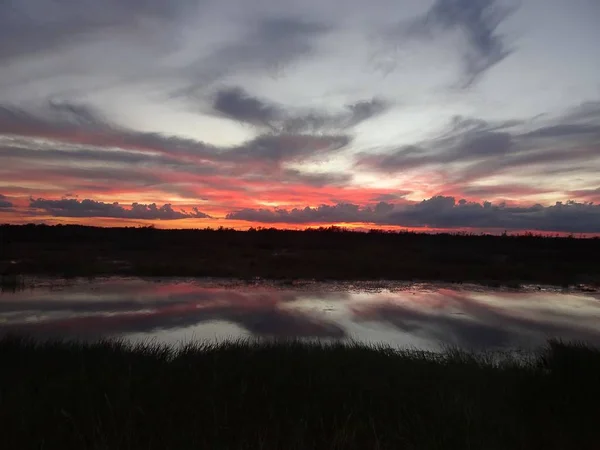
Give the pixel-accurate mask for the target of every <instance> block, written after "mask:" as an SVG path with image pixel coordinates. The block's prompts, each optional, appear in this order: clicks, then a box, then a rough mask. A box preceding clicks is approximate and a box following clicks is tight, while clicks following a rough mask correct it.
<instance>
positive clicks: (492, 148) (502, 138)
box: [356, 115, 600, 183]
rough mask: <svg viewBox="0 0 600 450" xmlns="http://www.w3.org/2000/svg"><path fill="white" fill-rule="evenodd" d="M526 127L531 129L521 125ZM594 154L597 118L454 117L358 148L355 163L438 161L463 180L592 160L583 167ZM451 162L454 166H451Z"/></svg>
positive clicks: (599, 148) (397, 167) (598, 149)
mask: <svg viewBox="0 0 600 450" xmlns="http://www.w3.org/2000/svg"><path fill="white" fill-rule="evenodd" d="M585 119H590V116H589V115H588V116H586V117H585ZM526 127H527V128H532V129H529V130H524V128H526ZM599 157H600V122H594V121H589V120H588V122H587V123H581V122H577V121H575V119H572V118H570V117H569V116H564V117H559V118H558V119H556V120H554V121H551V122H549V123H546V124H542V125H536V124H534V123H527V122H520V121H509V122H503V123H499V124H492V123H488V122H485V121H483V120H475V119H468V118H462V117H456V118H454V119H453V120H452V121H451V123H450V124H449V126H448V128H447V130H445V131H443V132H442V133H441V134H440V135H439V136H438V137H435V138H432V139H429V140H426V141H422V142H418V143H416V144H414V145H406V146H403V147H401V148H397V149H393V150H392V151H389V152H381V153H364V152H363V153H360V154H359V155H358V156H357V162H356V164H357V166H358V167H363V168H364V167H367V168H371V169H373V170H376V171H381V172H387V173H394V172H398V171H403V170H410V169H415V168H419V167H424V166H444V170H446V171H447V172H448V173H449V174H450V175H451V176H452V180H453V181H454V182H463V183H466V182H469V181H473V180H476V179H479V178H482V177H486V176H489V175H492V174H495V173H499V172H503V171H514V170H516V169H518V168H521V167H529V168H531V167H534V166H542V167H541V168H540V169H539V170H542V171H552V170H554V169H558V170H559V171H568V170H569V166H568V165H566V164H565V163H571V164H573V163H575V162H577V161H587V162H588V164H589V163H591V164H592V165H591V166H590V165H588V168H589V167H593V164H594V162H593V161H594V160H598V158H599ZM597 162H598V164H597V166H598V168H597V169H598V170H600V161H597ZM455 163H459V165H457V166H454V167H453V166H452V164H455ZM557 164H560V167H556V165H557Z"/></svg>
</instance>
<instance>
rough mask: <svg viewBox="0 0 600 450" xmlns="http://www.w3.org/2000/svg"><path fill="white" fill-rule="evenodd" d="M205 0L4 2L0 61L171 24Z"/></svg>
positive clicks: (0, 13) (0, 18) (1, 5)
mask: <svg viewBox="0 0 600 450" xmlns="http://www.w3.org/2000/svg"><path fill="white" fill-rule="evenodd" d="M202 3H203V1H202V0H182V1H179V2H177V3H176V4H175V3H173V2H169V1H168V0H127V1H120V0H106V1H104V2H103V3H102V5H100V4H98V3H97V2H96V1H94V0H21V1H18V2H2V3H0V58H9V57H18V56H23V55H24V54H28V53H34V52H40V53H41V52H44V51H48V50H49V49H53V48H57V47H60V46H66V45H69V44H71V45H72V44H74V43H76V42H77V41H80V40H82V39H86V38H89V37H90V35H94V34H99V33H113V34H114V33H115V32H120V33H124V32H126V31H128V30H129V31H130V30H131V29H132V28H139V27H140V24H143V23H144V21H153V22H158V23H159V24H160V26H161V27H163V32H164V31H165V27H167V26H169V25H170V24H172V23H173V22H175V21H176V19H178V18H182V17H185V15H186V14H189V13H190V12H191V11H192V10H194V9H195V8H197V7H199V6H200V5H201V4H202Z"/></svg>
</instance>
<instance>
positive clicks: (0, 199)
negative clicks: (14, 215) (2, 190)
mask: <svg viewBox="0 0 600 450" xmlns="http://www.w3.org/2000/svg"><path fill="white" fill-rule="evenodd" d="M13 206H14V205H13V203H12V202H10V201H8V198H7V197H6V195H2V194H0V209H6V208H12V207H13Z"/></svg>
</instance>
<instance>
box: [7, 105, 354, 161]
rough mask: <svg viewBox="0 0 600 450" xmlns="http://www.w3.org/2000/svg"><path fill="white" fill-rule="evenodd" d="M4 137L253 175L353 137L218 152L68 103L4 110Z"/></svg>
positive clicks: (279, 140) (299, 139)
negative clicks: (238, 168)
mask: <svg viewBox="0 0 600 450" xmlns="http://www.w3.org/2000/svg"><path fill="white" fill-rule="evenodd" d="M1 133H5V134H13V135H14V134H16V135H21V136H29V137H47V138H49V139H52V140H55V141H65V142H75V143H78V144H85V145H91V146H98V147H116V148H120V149H124V150H131V151H134V152H137V153H132V152H129V153H128V152H121V153H118V152H111V153H110V154H108V153H106V158H107V159H108V160H110V159H111V158H112V159H115V160H117V161H121V162H129V163H139V162H143V161H145V162H148V163H153V164H161V165H163V166H166V167H171V168H174V169H178V170H179V169H181V170H186V167H189V165H190V163H195V164H197V165H203V166H204V169H205V170H206V163H207V162H208V163H215V164H219V163H236V164H242V163H247V164H249V166H248V170H250V169H253V168H254V167H255V166H256V164H269V165H271V164H273V163H281V162H284V161H298V160H301V159H304V158H309V157H311V156H313V155H320V154H325V153H328V152H332V151H337V150H339V149H341V148H342V147H344V146H346V145H347V144H348V143H349V142H350V140H351V138H350V136H348V135H344V134H323V133H313V134H309V133H267V134H262V135H259V136H258V137H256V138H255V139H252V140H250V141H248V142H245V143H244V144H242V145H237V146H232V147H216V146H212V145H209V144H206V143H204V142H201V141H195V140H192V139H186V138H178V137H174V136H165V135H163V134H160V133H146V132H137V131H133V130H129V129H126V128H122V127H119V126H117V125H114V124H111V123H110V122H108V121H107V120H106V119H104V118H103V117H102V116H101V114H99V113H98V112H96V111H94V110H92V109H90V108H88V107H86V106H85V105H77V104H71V103H68V102H61V103H57V102H49V103H48V104H46V105H43V107H41V108H39V109H38V111H36V114H33V113H30V112H28V111H25V110H23V109H19V108H15V107H10V106H4V107H0V134H1ZM144 151H145V152H148V151H153V152H158V153H159V155H155V154H154V155H149V154H147V153H145V154H144V153H140V152H144ZM53 152H54V155H55V156H57V157H58V156H59V154H61V155H63V156H65V157H66V156H68V155H67V153H66V152H65V151H64V150H61V149H55V150H53ZM17 153H18V152H17ZM72 155H73V158H95V156H96V155H98V153H97V152H96V150H93V149H84V152H83V153H81V154H80V156H75V155H74V154H72ZM13 156H15V155H13ZM198 170H201V169H198Z"/></svg>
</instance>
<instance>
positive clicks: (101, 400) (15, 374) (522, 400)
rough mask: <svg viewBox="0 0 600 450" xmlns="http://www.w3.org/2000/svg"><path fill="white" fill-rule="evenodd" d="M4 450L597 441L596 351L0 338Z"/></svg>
mask: <svg viewBox="0 0 600 450" xmlns="http://www.w3.org/2000/svg"><path fill="white" fill-rule="evenodd" d="M0 366H1V367H2V370H1V371H0V406H1V407H0V423H1V424H2V436H1V437H0V442H2V448H3V449H6V450H13V449H34V448H35V449H41V448H60V449H62V450H70V449H77V450H80V449H111V450H120V449H131V450H136V449H144V450H146V449H167V448H168V449H192V448H193V449H210V450H214V449H219V450H221V449H223V450H227V449H274V450H275V449H285V450H305V449H315V450H319V449H328V450H332V449H334V450H335V449H348V450H354V449H356V450H365V449H367V450H370V449H378V450H387V449H390V450H391V449H393V450H397V449H405V448H408V449H423V450H426V449H472V450H479V449H481V450H490V449H544V450H565V449H570V448H574V449H575V448H576V449H581V450H592V449H593V450H595V449H597V448H598V442H600V427H598V423H600V409H598V403H599V402H600V383H598V380H599V378H600V351H598V350H597V349H593V348H589V347H584V346H582V345H576V344H573V345H571V344H563V343H560V342H551V343H550V344H549V346H548V347H547V348H546V349H544V350H542V351H541V352H540V353H538V354H535V355H526V354H497V353H493V354H483V355H477V354H471V353H466V352H462V351H458V350H448V351H447V352H445V353H442V354H434V353H428V352H420V351H400V350H395V349H392V348H389V347H369V346H364V345H360V344H307V343H302V342H262V343H253V342H228V343H223V344H219V345H208V344H190V345H187V346H184V347H182V348H180V349H178V350H175V349H173V348H170V347H163V346H159V345H156V344H151V343H146V344H141V345H138V346H131V345H125V344H123V343H119V342H114V341H105V342H100V343H96V344H81V343H77V342H63V343H61V342H46V343H39V342H35V341H32V340H27V339H20V338H14V337H13V338H4V339H0Z"/></svg>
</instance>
